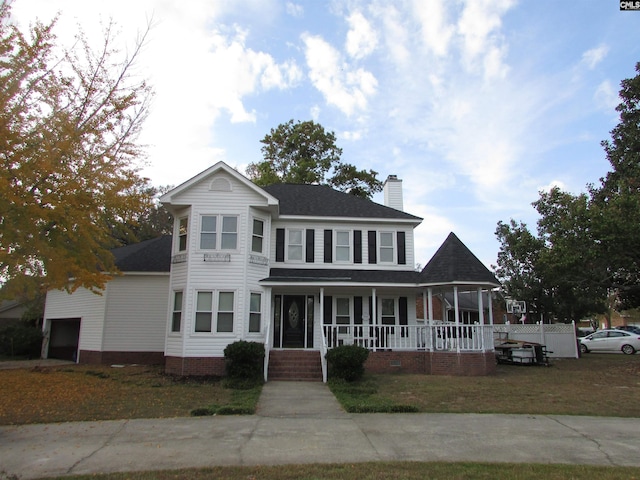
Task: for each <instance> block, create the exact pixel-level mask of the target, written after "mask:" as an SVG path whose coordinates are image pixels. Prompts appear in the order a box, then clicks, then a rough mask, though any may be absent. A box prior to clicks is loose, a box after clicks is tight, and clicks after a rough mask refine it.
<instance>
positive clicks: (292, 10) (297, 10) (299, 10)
mask: <svg viewBox="0 0 640 480" xmlns="http://www.w3.org/2000/svg"><path fill="white" fill-rule="evenodd" d="M285 8H286V10H287V13H288V14H289V15H291V16H292V17H298V18H300V17H302V16H303V15H304V7H303V6H302V5H299V4H297V3H293V2H287V5H286V7H285Z"/></svg>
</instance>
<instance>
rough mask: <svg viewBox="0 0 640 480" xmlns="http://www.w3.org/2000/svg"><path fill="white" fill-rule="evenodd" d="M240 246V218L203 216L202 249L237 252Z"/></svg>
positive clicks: (201, 230)
mask: <svg viewBox="0 0 640 480" xmlns="http://www.w3.org/2000/svg"><path fill="white" fill-rule="evenodd" d="M237 245H238V217H236V216H227V215H203V216H202V223H201V225H200V248H201V249H203V250H235V249H236V248H237Z"/></svg>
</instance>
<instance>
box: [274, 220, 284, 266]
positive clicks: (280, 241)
mask: <svg viewBox="0 0 640 480" xmlns="http://www.w3.org/2000/svg"><path fill="white" fill-rule="evenodd" d="M276 262H284V228H277V229H276Z"/></svg>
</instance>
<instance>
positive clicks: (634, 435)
mask: <svg viewBox="0 0 640 480" xmlns="http://www.w3.org/2000/svg"><path fill="white" fill-rule="evenodd" d="M638 451H640V418H606V417H573V416H539V415H484V414H483V415H479V414H360V415H356V414H354V415H352V414H347V413H345V412H344V411H342V409H341V408H340V407H339V405H338V404H337V402H336V400H335V398H334V397H333V395H332V394H331V393H330V391H329V389H328V387H327V386H326V385H324V384H322V383H301V382H269V383H267V384H266V385H265V387H264V390H263V395H262V396H261V398H260V402H259V405H258V413H257V414H256V415H251V416H219V417H218V416H216V417H191V418H170V419H151V420H119V421H106V422H78V423H63V424H48V425H27V426H22V427H0V465H1V467H0V472H2V471H4V474H5V475H6V476H10V475H17V476H18V477H19V478H21V479H29V478H37V477H46V476H55V475H65V474H91V473H106V472H116V471H132V470H161V469H177V468H189V467H207V466H215V465H278V464H296V463H342V462H366V461H393V460H401V461H402V460H404V461H424V462H429V461H452V462H456V461H472V462H474V461H479V462H516V463H518V462H535V463H571V464H585V465H608V466H614V465H615V466H637V467H640V457H639V456H638V455H637V452H638Z"/></svg>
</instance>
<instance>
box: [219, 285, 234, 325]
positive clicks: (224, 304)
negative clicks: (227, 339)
mask: <svg viewBox="0 0 640 480" xmlns="http://www.w3.org/2000/svg"><path fill="white" fill-rule="evenodd" d="M217 331H218V332H233V292H220V293H219V295H218V327H217Z"/></svg>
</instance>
